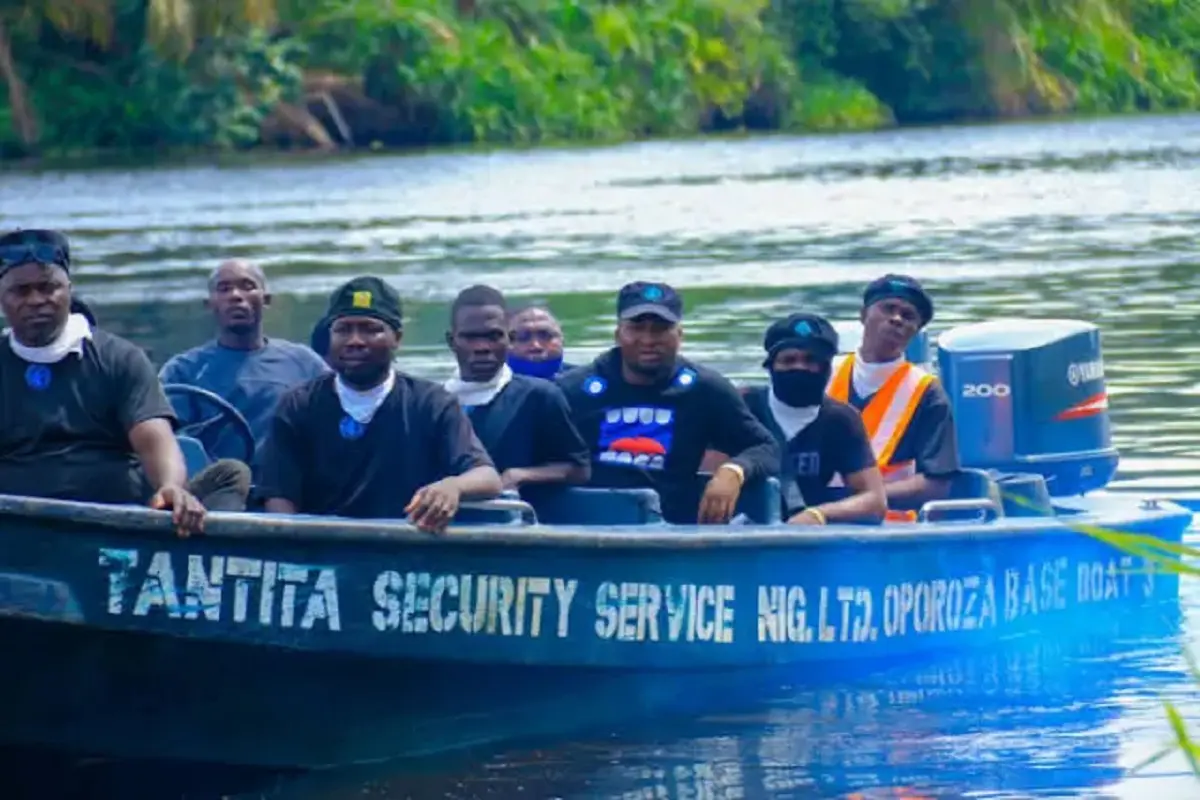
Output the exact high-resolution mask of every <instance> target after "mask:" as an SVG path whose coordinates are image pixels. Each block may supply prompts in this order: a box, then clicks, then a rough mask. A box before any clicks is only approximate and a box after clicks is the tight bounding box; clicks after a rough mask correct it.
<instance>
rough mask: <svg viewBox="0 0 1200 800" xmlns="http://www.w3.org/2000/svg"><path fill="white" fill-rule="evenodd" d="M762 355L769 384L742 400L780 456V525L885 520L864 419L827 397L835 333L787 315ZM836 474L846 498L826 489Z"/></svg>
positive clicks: (808, 317) (809, 318) (814, 319)
mask: <svg viewBox="0 0 1200 800" xmlns="http://www.w3.org/2000/svg"><path fill="white" fill-rule="evenodd" d="M763 349H764V350H766V352H767V357H766V359H765V360H764V361H763V367H764V368H765V369H766V370H767V372H768V374H769V375H770V378H771V380H770V384H769V385H767V386H764V387H755V388H752V389H750V390H748V391H747V392H746V395H745V397H746V405H748V406H749V407H750V410H751V411H752V412H753V413H754V415H755V416H756V417H758V419H759V421H760V422H762V423H763V425H765V426H766V427H767V429H768V430H770V431H771V433H773V434H774V435H775V438H776V440H777V441H778V442H779V443H780V445H781V447H782V449H783V462H782V469H781V482H782V484H783V503H784V509H783V515H784V517H783V518H784V519H786V520H787V521H788V523H790V524H793V525H824V524H825V523H826V522H881V521H883V518H884V515H885V513H886V512H887V494H886V492H885V491H884V487H883V478H882V477H881V476H880V473H879V468H878V467H877V466H876V465H875V454H874V453H873V452H872V451H871V443H870V441H869V440H868V439H867V432H866V429H865V428H864V427H863V421H862V417H860V416H859V413H858V412H857V411H855V410H854V409H853V408H851V407H850V406H849V405H848V404H846V403H843V402H841V401H839V400H834V399H833V398H831V397H827V396H826V395H825V386H826V384H827V383H828V382H829V376H830V373H831V369H832V366H831V362H832V359H833V357H834V355H836V354H837V350H838V335H837V331H835V330H834V329H833V326H832V325H830V324H829V322H828V320H826V319H825V318H824V317H819V316H817V315H816V314H791V315H789V316H787V317H784V318H783V319H780V320H777V321H776V322H775V323H773V324H772V325H771V326H770V327H769V328H767V332H766V335H765V336H764V337H763ZM835 475H836V476H838V477H840V478H841V480H842V481H843V482H844V483H845V484H846V485H847V486H848V487H849V492H848V493H842V492H839V491H838V490H837V489H833V488H831V487H830V486H829V483H830V481H831V480H832V479H833V477H834V476H835Z"/></svg>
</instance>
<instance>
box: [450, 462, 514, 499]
mask: <svg viewBox="0 0 1200 800" xmlns="http://www.w3.org/2000/svg"><path fill="white" fill-rule="evenodd" d="M445 481H446V483H450V484H452V485H453V486H454V488H455V489H457V490H458V494H459V496H460V497H480V498H482V497H495V496H496V495H498V494H500V492H502V491H504V486H503V485H502V484H501V483H500V473H498V472H496V469H495V468H494V467H488V466H479V467H472V468H471V469H469V470H467V471H466V472H464V473H463V474H461V475H454V476H452V477H449V478H446V479H445Z"/></svg>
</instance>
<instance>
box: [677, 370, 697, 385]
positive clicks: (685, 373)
mask: <svg viewBox="0 0 1200 800" xmlns="http://www.w3.org/2000/svg"><path fill="white" fill-rule="evenodd" d="M695 382H696V370H694V369H689V368H688V367H684V368H683V369H681V370H679V374H678V375H676V376H675V385H676V386H682V387H683V388H684V389H686V388H687V387H689V386H691V385H692V384H693V383H695Z"/></svg>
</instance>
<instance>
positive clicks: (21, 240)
mask: <svg viewBox="0 0 1200 800" xmlns="http://www.w3.org/2000/svg"><path fill="white" fill-rule="evenodd" d="M23 264H49V265H56V266H59V267H62V268H63V269H65V270H67V271H68V272H70V271H71V245H70V243H68V242H67V237H66V236H63V235H62V234H61V233H59V232H58V231H51V230H42V229H37V228H31V229H29V230H15V231H11V232H9V233H6V234H4V235H3V236H0V275H2V274H4V273H5V272H7V271H8V270H10V269H12V268H13V267H19V266H22V265H23Z"/></svg>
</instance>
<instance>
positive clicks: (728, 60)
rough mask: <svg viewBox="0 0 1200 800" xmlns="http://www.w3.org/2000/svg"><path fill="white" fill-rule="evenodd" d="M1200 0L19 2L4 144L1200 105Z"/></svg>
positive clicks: (174, 144)
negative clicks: (1199, 74)
mask: <svg viewBox="0 0 1200 800" xmlns="http://www.w3.org/2000/svg"><path fill="white" fill-rule="evenodd" d="M1198 72H1200V0H0V80H2V81H3V83H4V89H5V90H4V91H2V92H0V154H5V155H24V154H38V153H49V152H71V151H92V150H96V149H146V148H178V147H189V148H191V147H201V148H221V149H233V148H245V147H251V146H255V145H278V146H298V147H308V148H314V147H315V148H324V149H334V148H340V147H377V146H405V145H423V144H438V143H457V142H515V143H536V142H546V141H562V140H615V139H621V138H628V137H646V136H665V135H680V134H689V133H695V132H707V131H720V130H730V129H739V128H744V129H783V130H846V129H864V128H873V127H879V126H885V125H890V124H895V123H901V124H903V123H914V122H938V121H953V120H967V119H991V118H1001V117H1015V116H1026V115H1033V114H1046V113H1063V112H1083V113H1113V112H1133V111H1153V110H1173V109H1193V108H1198V107H1200V80H1198Z"/></svg>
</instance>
